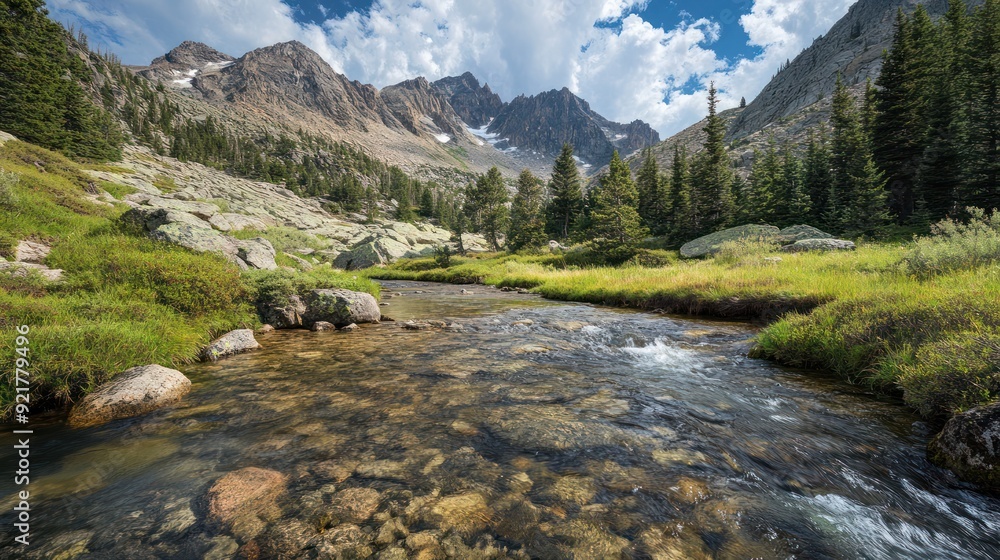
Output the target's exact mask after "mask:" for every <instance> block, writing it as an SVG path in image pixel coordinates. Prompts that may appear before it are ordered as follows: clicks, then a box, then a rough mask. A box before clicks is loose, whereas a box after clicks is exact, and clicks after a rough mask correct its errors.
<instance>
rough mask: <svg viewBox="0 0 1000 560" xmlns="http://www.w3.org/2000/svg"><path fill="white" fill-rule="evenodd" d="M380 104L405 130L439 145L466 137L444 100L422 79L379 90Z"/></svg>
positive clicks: (459, 120) (446, 101) (450, 107)
mask: <svg viewBox="0 0 1000 560" xmlns="http://www.w3.org/2000/svg"><path fill="white" fill-rule="evenodd" d="M379 95H380V96H381V97H382V100H383V101H385V103H386V105H388V106H389V109H390V110H391V111H392V113H393V115H395V116H396V118H397V119H398V120H399V122H400V123H402V124H403V126H405V127H406V129H407V130H409V131H410V132H412V133H413V134H421V133H424V132H426V133H430V134H433V135H435V136H436V137H438V139H439V141H444V142H447V141H448V140H445V139H444V136H442V135H445V136H448V137H450V138H455V137H461V136H464V135H466V134H467V132H466V130H465V127H464V126H462V118H461V117H459V116H458V114H457V113H456V112H455V110H454V109H453V108H452V106H451V105H449V104H448V100H447V99H445V97H444V95H442V94H441V92H440V91H438V90H437V89H435V88H434V87H432V86H431V85H430V84H429V83H428V82H427V80H426V79H424V78H417V79H415V80H407V81H405V82H402V83H399V84H396V85H394V86H388V87H385V88H382V91H381V92H379Z"/></svg>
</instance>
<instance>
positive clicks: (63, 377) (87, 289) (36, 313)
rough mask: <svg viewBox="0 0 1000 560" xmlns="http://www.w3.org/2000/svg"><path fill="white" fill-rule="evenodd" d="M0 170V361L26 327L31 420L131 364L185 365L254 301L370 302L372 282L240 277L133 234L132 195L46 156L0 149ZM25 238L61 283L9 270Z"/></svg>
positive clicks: (31, 149)
mask: <svg viewBox="0 0 1000 560" xmlns="http://www.w3.org/2000/svg"><path fill="white" fill-rule="evenodd" d="M104 167H106V166H104ZM108 169H113V168H108ZM0 171H2V173H3V176H0V199H2V200H0V259H3V261H2V262H0V268H3V267H12V268H14V269H15V270H14V271H13V272H11V273H7V274H0V355H2V356H8V357H9V358H8V359H9V360H11V361H10V362H9V364H10V365H11V366H12V365H13V356H15V354H14V345H15V340H16V338H17V336H18V334H19V333H18V332H17V330H16V329H17V327H19V326H21V325H26V326H27V327H28V329H30V330H29V332H28V334H27V340H28V341H29V342H30V345H29V346H28V349H29V355H28V356H27V363H28V365H29V367H27V368H22V369H25V370H27V371H28V372H29V374H30V380H31V410H32V411H35V412H38V411H40V410H43V409H46V408H58V407H61V406H64V405H66V404H68V403H70V402H72V401H74V400H76V399H78V398H80V397H82V396H83V395H86V394H87V393H89V392H90V391H92V390H93V389H94V388H96V387H97V386H99V385H101V384H102V383H105V382H107V381H109V380H110V379H111V378H113V376H114V375H116V374H118V373H119V372H122V371H124V370H126V369H128V368H130V367H133V366H138V365H146V364H151V363H156V364H161V365H164V366H173V367H177V366H180V365H183V364H188V363H191V362H193V361H195V360H196V359H197V356H198V353H199V352H200V350H201V349H202V348H203V347H204V346H205V345H206V344H207V343H208V342H209V341H211V340H212V339H213V338H214V337H216V336H218V335H220V334H223V333H225V332H228V331H230V330H233V329H236V328H255V327H257V326H259V324H260V321H259V318H258V317H257V313H256V310H255V309H254V303H255V301H256V300H257V299H258V298H259V297H261V296H262V295H266V294H272V293H276V292H279V291H282V290H284V291H285V293H289V290H298V291H304V290H309V289H315V288H331V287H342V288H347V289H351V290H358V291H366V292H369V293H372V294H374V295H376V296H377V295H378V285H377V284H376V283H374V282H371V281H369V280H367V279H365V278H358V277H357V276H356V275H353V274H348V273H344V272H338V271H334V270H332V269H330V268H329V267H317V268H315V269H314V270H312V271H311V272H308V273H307V272H301V273H294V274H293V273H290V272H287V271H284V270H276V271H252V272H250V273H246V274H241V273H240V270H239V269H238V268H237V267H236V265H234V264H232V263H231V262H229V261H227V260H226V259H224V258H222V257H221V256H218V255H215V254H211V253H195V252H193V251H190V250H188V249H185V248H182V247H179V246H176V245H173V244H169V243H164V242H158V241H153V240H151V239H149V238H147V237H146V236H144V235H139V234H135V233H132V232H130V231H128V228H123V227H121V225H120V222H119V220H118V217H119V216H120V215H121V214H122V213H123V212H124V211H126V210H128V206H126V205H124V204H119V203H117V199H120V198H122V197H124V196H125V195H126V194H129V193H131V192H133V191H134V189H132V188H131V187H127V186H124V185H120V184H115V183H111V182H107V181H100V180H97V181H95V180H94V178H93V177H92V176H91V175H90V174H88V173H86V167H85V166H82V165H80V164H78V163H76V162H73V161H71V160H69V159H67V158H65V157H63V156H61V155H59V154H57V153H55V152H51V151H48V150H45V149H42V148H38V147H36V146H32V145H30V144H26V143H23V142H16V141H9V142H6V143H5V144H3V145H2V146H0ZM102 191H103V192H105V193H107V195H103V194H101V195H98V194H95V193H100V192H102ZM109 197H111V198H109ZM109 200H110V201H109ZM257 235H259V236H263V237H268V236H269V235H270V233H269V232H258V233H257ZM276 235H285V233H284V232H281V231H278V232H276ZM25 240H29V241H31V242H32V243H33V244H34V246H36V247H41V248H43V249H41V250H42V251H48V253H47V254H46V255H42V256H41V257H38V256H36V257H35V258H32V259H30V260H32V261H37V262H44V263H45V265H44V267H46V268H47V269H48V270H53V271H55V270H61V280H60V281H58V282H52V281H50V280H47V279H46V278H44V277H43V275H42V274H40V273H38V272H37V271H38V270H40V269H39V267H42V265H40V264H36V263H35V262H32V263H26V264H22V263H14V262H8V259H10V260H11V261H13V260H15V258H16V254H15V253H16V252H17V247H18V245H19V244H20V243H21V242H23V241H25ZM279 241H280V240H279V239H278V238H275V239H274V241H273V244H276V245H278V244H279ZM278 246H279V247H280V245H278ZM280 257H281V255H279V258H280ZM18 260H19V259H18ZM18 367H20V365H19V366H18ZM15 394H16V393H15V386H14V384H13V383H4V384H2V385H0V417H3V418H5V419H6V418H9V417H10V415H11V411H12V409H13V405H14V396H15Z"/></svg>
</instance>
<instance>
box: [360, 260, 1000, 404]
mask: <svg viewBox="0 0 1000 560" xmlns="http://www.w3.org/2000/svg"><path fill="white" fill-rule="evenodd" d="M922 243H928V241H922ZM915 247H916V244H915V243H913V242H910V243H898V244H863V245H861V246H860V247H859V248H858V250H857V251H855V252H841V253H829V254H821V253H800V254H768V253H764V252H761V251H763V250H765V249H760V248H758V249H759V250H758V251H753V250H748V249H747V248H742V247H732V248H729V250H727V251H724V252H723V254H721V255H720V256H719V257H717V258H713V259H707V260H703V261H680V262H675V263H672V264H669V265H667V266H661V267H641V266H625V267H619V268H610V267H589V268H588V267H581V266H573V265H572V264H570V263H569V262H568V260H569V259H567V258H566V256H556V255H549V256H538V257H520V256H498V255H490V256H484V257H481V258H454V259H453V266H451V267H449V268H447V269H442V268H437V267H436V266H435V264H434V261H433V259H418V260H411V261H405V262H400V263H397V264H395V265H393V266H390V267H388V268H385V269H371V270H369V271H366V274H368V275H370V276H372V277H373V278H387V279H388V278H393V279H411V280H431V281H443V282H462V283H469V282H480V283H486V284H492V285H496V286H512V287H524V288H531V289H532V290H533V291H534V292H537V293H539V294H541V295H543V296H545V297H548V298H552V299H557V300H567V301H584V302H591V303H599V304H607V305H617V306H627V307H637V308H642V309H659V310H662V311H665V312H668V313H681V314H691V315H708V316H715V317H734V318H750V319H758V320H765V321H767V322H768V323H769V325H768V326H767V327H766V328H765V329H764V330H763V332H762V333H761V334H760V336H759V337H758V340H757V346H756V348H755V350H754V354H755V355H756V356H759V357H766V358H771V359H774V360H777V361H779V362H781V363H785V364H789V365H793V366H799V367H806V368H816V369H823V370H832V371H835V372H837V373H839V374H841V375H842V376H843V378H844V379H847V380H849V381H851V382H855V383H863V384H866V385H867V386H869V387H871V388H872V389H873V390H877V391H886V392H901V393H902V394H903V396H904V399H905V400H906V402H907V403H909V404H910V405H911V406H912V407H914V408H915V409H917V410H918V411H920V412H921V413H922V414H924V415H925V416H927V417H936V416H944V415H948V414H951V413H954V412H957V411H961V410H965V409H968V408H971V407H973V406H977V405H980V404H984V403H988V402H992V401H995V400H997V399H998V398H1000V365H998V364H1000V361H998V360H997V359H996V357H998V356H1000V350H998V348H1000V336H998V332H1000V266H998V265H996V264H995V263H992V262H991V263H988V264H986V265H983V266H977V265H975V264H973V265H971V266H969V267H966V268H961V267H956V268H953V269H949V270H948V271H946V272H943V273H942V274H938V275H935V276H931V277H928V276H923V275H916V274H913V273H912V272H911V271H910V269H909V268H908V266H907V265H906V259H907V257H908V256H909V255H912V252H913V251H914V250H916V249H915ZM949 254H950V253H949ZM775 256H780V259H781V260H780V262H779V261H775V260H774V259H771V260H768V259H767V258H768V257H775ZM981 348H985V350H980V349H981ZM991 349H992V350H991Z"/></svg>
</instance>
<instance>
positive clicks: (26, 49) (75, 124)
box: [0, 0, 122, 160]
mask: <svg viewBox="0 0 1000 560" xmlns="http://www.w3.org/2000/svg"><path fill="white" fill-rule="evenodd" d="M44 6H45V3H44V2H42V1H41V0H6V1H5V2H4V5H3V7H2V8H0V129H2V130H5V131H7V132H10V133H11V134H14V135H15V136H17V137H18V138H20V139H21V140H24V141H26V142H31V143H33V144H38V145H40V146H44V147H46V148H50V149H53V150H58V151H61V152H63V153H64V154H66V155H68V156H70V157H79V158H88V159H98V160H107V159H120V158H121V150H120V146H121V143H122V136H121V132H120V130H118V126H117V125H116V124H115V123H114V121H113V120H112V119H110V118H109V116H108V115H107V114H106V113H105V112H104V111H103V110H101V109H98V108H97V107H96V106H94V104H93V103H92V102H91V101H90V99H89V98H88V97H87V95H86V94H85V93H84V91H83V88H82V87H80V83H79V82H80V80H88V79H90V78H89V72H90V70H89V69H88V68H87V66H86V64H85V63H84V62H83V61H82V60H81V59H80V58H79V57H78V56H75V55H74V54H72V53H70V52H69V50H68V48H67V43H68V42H70V41H72V38H71V37H70V36H69V34H68V33H67V32H66V31H65V30H64V29H63V28H62V27H61V26H60V25H59V24H57V23H55V22H53V21H51V20H49V19H48V17H47V14H48V12H47V11H46V10H45V8H44Z"/></svg>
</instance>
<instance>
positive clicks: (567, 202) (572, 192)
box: [546, 144, 583, 240]
mask: <svg viewBox="0 0 1000 560" xmlns="http://www.w3.org/2000/svg"><path fill="white" fill-rule="evenodd" d="M549 190H550V192H551V194H552V200H551V201H550V202H549V206H548V212H547V225H546V229H547V230H548V232H549V233H550V234H552V235H553V236H554V237H556V238H557V239H560V240H564V239H567V238H569V234H570V231H571V230H572V228H573V226H574V223H575V222H576V220H577V218H578V217H579V216H580V212H581V211H582V210H583V188H582V187H581V185H580V173H579V171H577V169H576V161H574V160H573V146H571V145H569V144H563V147H562V151H561V152H560V153H559V157H558V158H556V162H555V165H554V166H553V168H552V181H551V183H550V184H549Z"/></svg>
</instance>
